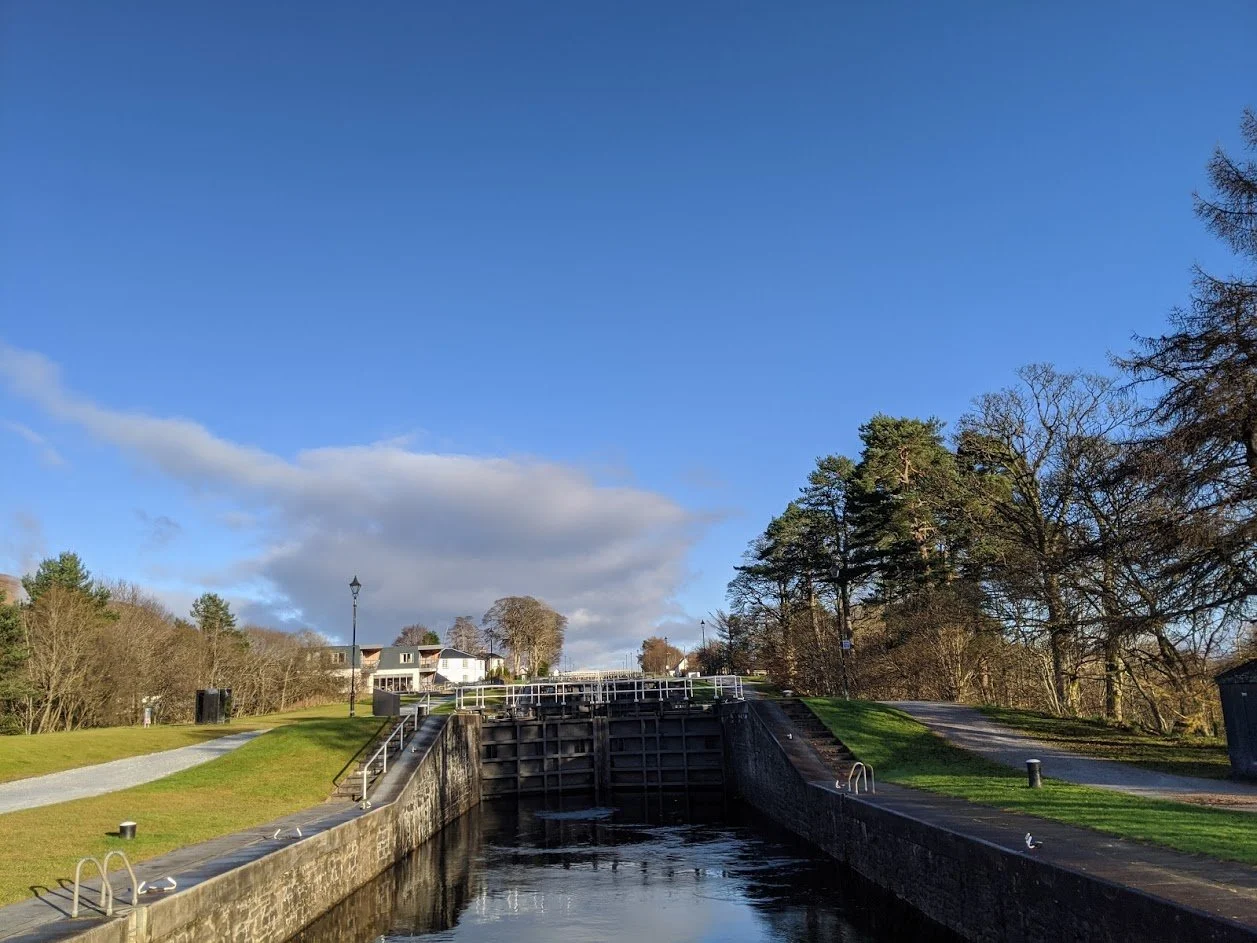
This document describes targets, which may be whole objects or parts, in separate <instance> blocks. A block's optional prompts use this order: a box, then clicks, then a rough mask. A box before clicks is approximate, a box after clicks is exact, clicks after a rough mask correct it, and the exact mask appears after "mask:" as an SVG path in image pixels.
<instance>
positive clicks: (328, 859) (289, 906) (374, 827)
mask: <svg viewBox="0 0 1257 943" xmlns="http://www.w3.org/2000/svg"><path fill="white" fill-rule="evenodd" d="M479 801H480V764H479V718H477V717H474V716H455V717H448V716H447V717H431V718H428V719H426V720H424V721H423V722H422V724H421V725H420V727H419V729H418V730H417V731H416V733H415V734H414V735H413V736H412V738H411V740H410V743H409V744H408V748H407V749H406V750H405V751H403V752H402V753H401V754H399V755H398V756H397V757H396V759H395V760H394V761H393V763H392V765H391V766H390V768H389V770H388V773H387V775H386V776H385V777H384V778H383V779H382V780H381V781H380V783H379V785H378V786H377V789H376V791H375V792H374V793H373V795H372V803H371V807H370V808H368V809H362V808H359V807H357V806H349V807H345V806H344V805H343V804H340V805H337V806H335V807H334V808H333V809H332V811H326V810H321V809H312V810H309V812H308V813H307V814H305V815H303V816H294V817H290V820H288V821H284V822H281V823H272V824H273V825H276V826H277V827H278V832H277V833H275V834H268V829H269V828H270V826H267V827H264V828H262V829H257V830H250V831H249V832H247V833H239V834H237V835H233V836H227V837H225V838H223V839H220V840H216V841H214V842H208V843H206V846H208V851H209V854H208V855H197V852H198V850H199V849H198V848H196V847H193V848H188V849H184V850H183V851H182V852H176V853H174V854H173V855H170V856H163V857H162V858H158V859H153V861H151V862H146V863H145V865H144V866H142V867H141V868H138V869H137V871H139V873H140V874H141V875H145V874H147V875H148V877H149V879H150V880H153V879H159V878H160V877H164V873H165V869H164V867H163V865H167V864H170V863H172V862H177V861H179V859H180V855H184V856H185V857H186V856H195V857H193V858H192V860H191V861H190V863H188V866H187V867H185V868H184V869H182V870H179V871H176V883H177V885H178V886H177V888H176V889H175V890H174V891H173V892H170V893H163V892H159V893H157V894H153V895H149V894H145V895H142V896H141V897H140V899H139V906H135V907H131V906H130V905H131V903H132V900H131V898H132V889H131V887H130V882H129V880H125V879H123V876H124V875H125V872H117V871H114V872H113V873H112V874H111V883H112V885H113V887H114V894H115V901H117V902H118V905H119V906H118V910H120V911H125V912H122V913H120V914H119V915H118V916H116V917H114V918H113V919H104V920H101V919H99V915H97V918H96V919H94V920H82V919H81V920H68V919H64V917H65V915H66V914H67V913H68V910H69V907H68V894H67V893H66V892H65V888H64V887H63V888H61V889H47V888H45V889H43V890H44V891H45V892H46V894H45V895H44V896H43V897H42V899H40V900H36V901H31V902H27V903H25V904H21V905H15V906H14V907H11V908H4V910H2V911H0V938H3V939H5V940H6V943H9V941H13V943H44V941H54V940H57V941H60V940H75V941H82V943H198V941H211V940H212V941H226V940H230V941H237V943H282V941H284V940H287V939H289V938H290V937H291V936H292V935H293V934H295V933H297V932H298V931H299V930H301V929H302V928H303V927H305V926H306V925H308V924H309V923H310V922H311V921H312V920H314V919H315V918H317V917H318V916H319V915H320V914H322V913H324V912H326V911H327V910H329V909H330V908H331V907H332V906H334V905H335V904H337V903H338V902H340V901H341V900H343V899H344V898H345V897H347V896H348V895H349V894H351V893H352V892H353V891H354V890H356V889H357V888H359V887H361V886H362V885H363V884H364V883H366V882H367V881H369V880H370V879H371V878H373V877H375V876H376V875H377V874H379V873H380V872H382V871H384V870H385V869H387V868H389V867H391V866H392V865H393V864H394V863H395V862H397V861H398V860H400V859H401V858H403V857H405V856H406V855H407V854H409V853H410V852H411V851H413V850H414V849H415V848H417V847H419V846H420V845H421V844H422V843H423V842H424V841H426V840H427V839H428V838H430V837H431V836H432V835H434V834H436V833H437V832H439V831H440V830H441V829H442V828H443V827H444V826H445V825H447V824H448V823H450V822H452V821H454V820H456V819H457V818H458V817H459V816H461V815H462V814H463V813H465V812H466V811H468V810H469V809H471V808H474V807H475V806H476V805H477V804H478V803H479ZM298 820H300V823H301V824H299V822H298ZM157 883H159V884H164V883H165V882H164V881H160V880H158V881H157ZM58 891H59V892H58ZM95 893H96V892H95V890H93V891H92V893H91V895H90V896H89V895H86V894H85V895H84V896H85V899H86V900H93V901H94V900H95V899H96V898H95ZM37 908H42V910H43V911H47V912H49V913H50V914H51V915H52V917H53V919H52V920H31V921H30V926H29V929H26V930H23V931H21V932H19V933H18V934H16V935H14V934H11V933H5V932H4V929H5V927H4V924H5V921H6V919H8V918H9V916H10V915H13V914H18V915H19V916H20V915H22V914H23V912H29V911H30V910H32V909H37Z"/></svg>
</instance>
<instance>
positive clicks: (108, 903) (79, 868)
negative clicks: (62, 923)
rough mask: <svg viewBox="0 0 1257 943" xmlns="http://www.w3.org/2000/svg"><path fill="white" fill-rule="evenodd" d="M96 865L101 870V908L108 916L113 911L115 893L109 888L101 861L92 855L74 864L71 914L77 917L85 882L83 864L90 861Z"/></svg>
mask: <svg viewBox="0 0 1257 943" xmlns="http://www.w3.org/2000/svg"><path fill="white" fill-rule="evenodd" d="M89 861H90V862H91V863H92V864H94V865H96V870H97V871H99V872H100V898H99V903H100V909H101V910H103V911H104V912H105V915H106V916H109V915H110V914H111V913H113V894H112V893H110V891H109V890H108V888H109V881H108V880H107V879H106V878H105V869H104V868H103V867H101V864H100V862H99V861H97V860H96V859H95V858H93V857H92V856H91V855H88V856H86V857H83V858H80V859H79V863H78V864H76V865H75V866H74V899H73V901H72V902H71V904H70V916H71V917H77V916H78V915H79V894H80V892H81V891H82V883H83V865H85V864H87V863H88V862H89Z"/></svg>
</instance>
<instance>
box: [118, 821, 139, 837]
mask: <svg viewBox="0 0 1257 943" xmlns="http://www.w3.org/2000/svg"><path fill="white" fill-rule="evenodd" d="M118 837H119V838H134V837H135V823H134V822H123V823H122V824H121V825H119V826H118Z"/></svg>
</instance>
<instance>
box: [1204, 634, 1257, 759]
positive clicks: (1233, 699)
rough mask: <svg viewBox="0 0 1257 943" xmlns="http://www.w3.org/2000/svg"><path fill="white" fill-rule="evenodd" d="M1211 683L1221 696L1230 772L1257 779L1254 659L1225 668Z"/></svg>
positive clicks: (1256, 666)
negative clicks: (1214, 684)
mask: <svg viewBox="0 0 1257 943" xmlns="http://www.w3.org/2000/svg"><path fill="white" fill-rule="evenodd" d="M1214 680H1215V681H1216V682H1217V683H1218V693H1219V694H1220V695H1221V696H1222V718H1223V720H1224V721H1225V722H1226V746H1227V752H1228V753H1230V755H1231V772H1232V774H1233V775H1235V776H1237V777H1240V778H1243V779H1257V658H1254V659H1252V660H1251V661H1246V662H1243V663H1242V664H1239V665H1236V666H1235V667H1234V668H1229V669H1227V670H1226V671H1224V672H1222V673H1221V674H1220V675H1218V676H1217V677H1216V678H1215V679H1214Z"/></svg>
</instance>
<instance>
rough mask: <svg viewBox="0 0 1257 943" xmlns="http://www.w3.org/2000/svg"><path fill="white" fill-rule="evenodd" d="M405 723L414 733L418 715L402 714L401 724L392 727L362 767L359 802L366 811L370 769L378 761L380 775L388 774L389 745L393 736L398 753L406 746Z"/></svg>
mask: <svg viewBox="0 0 1257 943" xmlns="http://www.w3.org/2000/svg"><path fill="white" fill-rule="evenodd" d="M407 721H411V727H410V732H411V733H414V732H415V731H416V730H418V729H419V715H418V714H403V715H402V719H401V723H399V724H398V725H397V726H396V727H394V728H393V729H392V730H391V731H390V732H389V735H388V736H387V737H385V738H384V742H383V743H382V744H380V748H379V749H378V750H376V751H375V752H374V753H372V754H371V757H370V759H368V760H367V761H366V762H365V763H364V764H363V765H362V798H361V800H360V801H361V802H362V807H363V808H364V809H368V808H370V807H371V803H370V802H368V801H367V778H368V777H369V776H370V775H371V768H372V767H373V766H375V764H376V761H377V760H378V761H379V763H380V775H381V776H383V775H384V774H385V773H387V772H388V748H389V745H390V744H392V742H393V738H394V736H396V738H397V752H399V753H400V752H401V751H402V749H403V748H404V747H405V745H406V722H407Z"/></svg>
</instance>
